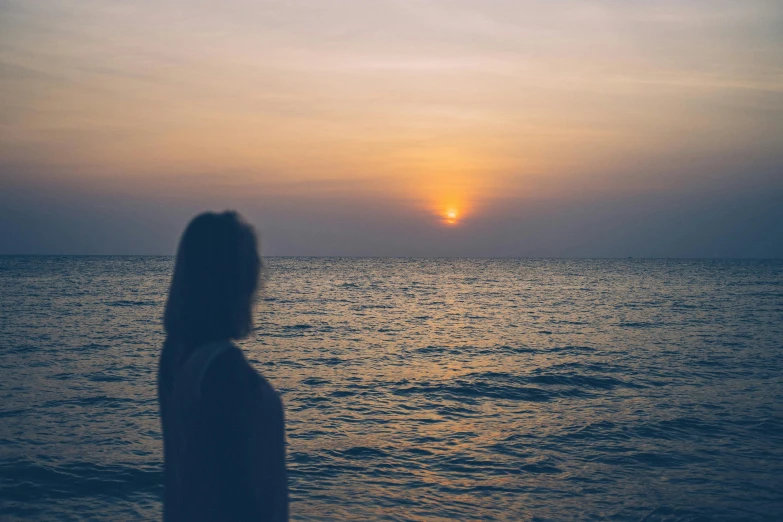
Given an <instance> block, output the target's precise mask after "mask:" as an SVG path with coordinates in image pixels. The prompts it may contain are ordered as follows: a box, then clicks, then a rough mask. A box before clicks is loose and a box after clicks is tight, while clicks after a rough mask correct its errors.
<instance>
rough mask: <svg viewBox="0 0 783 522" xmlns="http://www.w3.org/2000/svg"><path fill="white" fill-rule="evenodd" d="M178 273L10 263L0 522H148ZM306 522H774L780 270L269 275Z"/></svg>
mask: <svg viewBox="0 0 783 522" xmlns="http://www.w3.org/2000/svg"><path fill="white" fill-rule="evenodd" d="M172 268H173V259H172V258H170V257H0V518H2V519H4V520H5V519H15V518H31V519H52V520H70V519H84V518H94V519H105V520H134V519H154V518H160V515H161V493H162V485H161V483H162V467H161V466H162V455H161V434H160V425H159V420H158V406H157V400H156V388H155V379H156V365H157V358H158V355H159V352H160V346H161V343H162V341H163V332H162V327H161V315H162V311H163V305H164V303H165V298H166V291H167V288H168V283H169V279H170V277H171V272H172ZM265 277H266V282H265V285H264V288H263V292H262V295H261V296H260V297H259V299H258V303H257V307H256V312H255V326H256V328H255V330H254V331H253V332H252V334H251V335H250V336H249V337H248V338H247V339H246V340H244V341H242V342H241V343H240V345H241V347H242V348H243V349H244V350H245V353H246V354H247V357H248V359H249V360H250V361H251V362H252V364H253V365H254V366H255V367H256V368H257V369H258V370H259V371H260V372H262V373H263V374H264V375H265V376H266V377H267V378H268V379H269V380H270V381H271V382H272V383H273V384H274V385H275V386H276V387H277V388H278V390H280V392H281V395H282V397H283V401H284V404H285V409H286V417H287V418H286V422H287V425H286V428H287V437H288V469H289V481H290V491H291V516H292V518H293V519H295V520H330V519H342V520H443V519H454V520H525V519H537V520H574V519H577V520H583V519H604V518H608V519H616V520H647V521H652V520H781V519H783V262H782V261H728V260H727V261H721V260H525V259H521V260H520V259H342V258H271V259H266V270H265Z"/></svg>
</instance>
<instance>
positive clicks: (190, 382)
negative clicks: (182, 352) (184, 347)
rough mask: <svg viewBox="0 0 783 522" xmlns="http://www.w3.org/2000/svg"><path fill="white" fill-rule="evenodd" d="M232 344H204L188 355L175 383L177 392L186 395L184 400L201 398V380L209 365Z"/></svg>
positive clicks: (225, 342)
mask: <svg viewBox="0 0 783 522" xmlns="http://www.w3.org/2000/svg"><path fill="white" fill-rule="evenodd" d="M233 346H234V345H233V344H232V343H231V342H230V341H219V342H216V343H210V344H205V345H203V346H199V347H198V348H196V350H195V351H194V352H193V353H192V354H191V356H190V357H188V360H187V361H185V364H184V365H183V367H182V368H181V370H180V372H181V373H180V375H179V378H178V379H177V382H176V384H175V386H176V387H177V388H179V390H178V391H179V393H181V394H183V396H185V397H187V399H188V400H187V401H186V402H188V403H191V404H193V403H195V402H198V400H199V399H200V398H201V382H202V381H203V380H204V376H205V375H206V373H207V370H208V369H209V367H210V365H211V364H212V362H213V361H214V360H215V359H217V358H218V356H219V355H221V354H222V353H224V352H225V351H226V350H228V349H229V348H232V347H233Z"/></svg>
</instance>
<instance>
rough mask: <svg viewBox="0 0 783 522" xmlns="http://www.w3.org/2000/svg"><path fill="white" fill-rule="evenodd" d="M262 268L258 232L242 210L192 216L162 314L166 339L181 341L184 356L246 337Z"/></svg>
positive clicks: (178, 343)
mask: <svg viewBox="0 0 783 522" xmlns="http://www.w3.org/2000/svg"><path fill="white" fill-rule="evenodd" d="M260 269H261V260H260V258H259V256H258V247H257V242H256V236H255V233H254V232H253V229H252V228H251V227H250V225H248V224H247V223H245V222H244V220H243V219H242V218H241V217H240V216H239V214H237V213H236V212H233V211H228V212H223V213H220V214H216V213H214V212H205V213H203V214H201V215H199V216H196V217H195V218H193V220H192V221H191V222H190V224H189V225H188V227H187V228H186V229H185V232H184V233H183V234H182V239H181V240H180V242H179V249H178V250H177V260H176V263H175V265H174V276H173V277H172V279H171V288H170V289H169V298H168V301H167V302H166V310H165V312H164V315H163V326H164V328H165V330H166V335H167V339H166V344H167V345H168V344H171V343H176V344H177V345H179V346H181V350H178V351H179V352H180V354H181V356H183V357H184V356H186V355H187V354H188V353H189V352H190V351H191V350H193V349H194V348H196V347H197V346H199V345H201V344H205V343H208V342H214V341H219V340H222V339H240V338H242V337H245V336H246V335H247V334H248V333H250V330H251V329H252V327H253V322H252V305H253V297H254V294H255V291H256V287H257V286H258V278H259V273H260Z"/></svg>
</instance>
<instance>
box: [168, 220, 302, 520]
mask: <svg viewBox="0 0 783 522" xmlns="http://www.w3.org/2000/svg"><path fill="white" fill-rule="evenodd" d="M260 266H261V263H260V259H259V257H258V251H257V247H256V238H255V235H254V233H253V230H252V229H251V228H250V227H249V226H248V225H247V224H245V223H244V222H243V221H242V220H241V219H240V218H239V216H238V215H237V214H236V213H235V212H224V213H222V214H215V213H205V214H201V215H200V216H197V217H196V218H195V219H193V221H191V223H190V224H189V225H188V227H187V229H186V230H185V233H184V234H183V235H182V239H181V241H180V244H179V250H178V252H177V260H176V264H175V266H174V276H173V278H172V280H171V288H170V290H169V299H168V302H167V303H166V311H165V314H164V318H163V324H164V327H165V330H166V341H165V343H164V345H163V352H162V354H161V357H160V368H159V372H158V399H159V401H160V410H161V421H162V425H163V456H164V483H165V492H164V498H163V519H164V520H166V521H180V520H183V521H194V520H220V521H227V520H242V521H245V520H274V521H278V520H287V519H288V487H287V484H286V472H285V435H284V424H283V407H282V403H281V402H280V398H279V397H278V395H277V393H276V392H275V390H274V388H272V386H271V385H270V384H269V383H268V382H267V381H266V380H265V379H264V378H263V377H262V376H260V375H259V374H258V373H257V372H256V371H255V370H253V368H252V367H251V366H250V364H248V362H247V361H246V360H245V357H244V356H243V354H242V352H241V350H239V348H237V347H236V346H235V345H234V344H233V343H232V342H231V341H232V340H233V339H241V338H243V337H245V336H246V335H247V334H248V333H250V330H251V328H252V304H253V297H254V294H255V291H256V287H257V286H258V279H259V272H260Z"/></svg>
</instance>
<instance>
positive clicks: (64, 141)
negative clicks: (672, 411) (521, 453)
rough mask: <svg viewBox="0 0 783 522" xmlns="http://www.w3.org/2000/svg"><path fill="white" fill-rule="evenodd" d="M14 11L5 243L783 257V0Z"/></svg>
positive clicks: (8, 29) (17, 7)
mask: <svg viewBox="0 0 783 522" xmlns="http://www.w3.org/2000/svg"><path fill="white" fill-rule="evenodd" d="M0 15H2V16H0V68H1V69H2V74H1V75H0V94H1V96H0V253H107V254H112V253H117V254H125V253H142V254H145V253H151V254H154V253H160V254H170V253H173V251H174V248H175V245H176V240H177V238H178V236H179V234H180V232H181V230H182V228H183V227H184V225H185V224H186V222H187V220H188V219H189V218H190V217H191V216H192V215H194V214H195V213H197V212H199V211H201V210H203V209H216V210H220V209H224V208H236V209H238V210H240V211H241V212H242V213H243V214H244V215H246V216H247V217H248V219H249V220H250V221H251V222H252V223H253V224H254V225H256V226H257V228H258V229H259V231H260V233H261V236H262V241H263V244H264V253H265V254H267V255H381V256H382V255H391V256H407V255H416V256H429V255H433V256H436V255H450V256H460V255H466V256H541V257H547V256H568V257H592V256H600V257H604V256H609V257H611V256H620V257H623V256H635V257H644V256H653V257H665V256H672V257H783V203H782V202H783V58H781V57H783V33H781V31H780V27H781V26H783V4H781V3H780V2H776V1H748V2H728V1H714V2H706V1H693V2H656V3H654V4H653V3H646V2H635V1H632V2H609V1H603V2H576V1H562V2H555V3H546V4H540V3H537V2H525V1H519V2H511V1H481V2H479V1H475V0H474V1H468V0H458V1H449V2H447V1H445V0H444V1H437V0H436V1H432V2H412V1H408V2H406V1H396V2H391V1H379V2H362V1H359V0H352V1H335V2H330V3H321V2H300V3H287V2H263V1H262V2H245V1H240V0H229V1H226V2H216V1H200V2H155V3H153V2H147V1H139V2H125V3H105V2H97V1H94V2H93V1H88V2H80V3H78V4H74V3H71V2H65V1H44V2H35V3H31V2H21V1H8V2H3V3H2V4H0Z"/></svg>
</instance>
